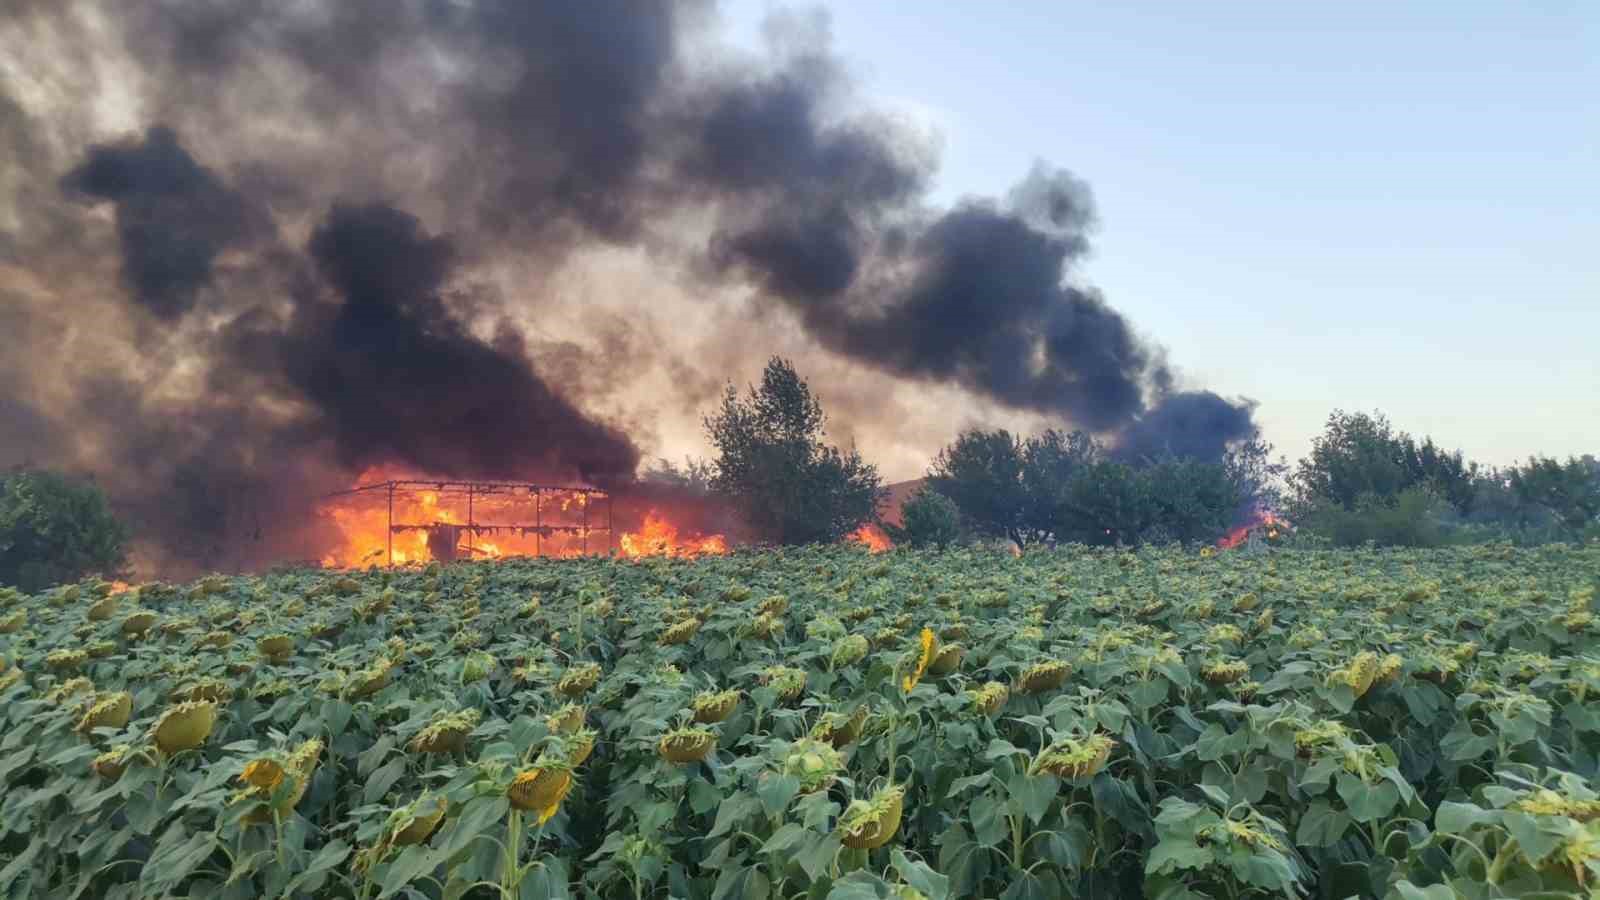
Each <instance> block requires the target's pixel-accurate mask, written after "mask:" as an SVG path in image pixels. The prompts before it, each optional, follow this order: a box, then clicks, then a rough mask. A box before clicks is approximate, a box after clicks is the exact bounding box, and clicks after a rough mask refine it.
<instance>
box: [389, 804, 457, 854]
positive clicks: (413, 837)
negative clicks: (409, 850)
mask: <svg viewBox="0 0 1600 900" xmlns="http://www.w3.org/2000/svg"><path fill="white" fill-rule="evenodd" d="M449 809H450V804H449V803H448V802H446V801H445V799H444V798H443V797H440V796H438V795H436V794H424V795H423V796H422V797H419V798H418V799H416V800H414V801H412V802H411V803H410V804H408V805H407V806H406V807H405V808H404V809H401V810H397V811H396V813H397V814H396V815H394V816H392V817H391V824H390V826H389V843H390V844H392V845H393V846H396V847H410V846H412V845H414V844H420V843H422V842H423V841H426V840H427V839H428V838H429V837H431V836H432V835H433V833H434V832H435V831H436V830H438V828H439V823H440V822H443V821H444V814H445V812H446V811H448V810H449Z"/></svg>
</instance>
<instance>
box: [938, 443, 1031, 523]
mask: <svg viewBox="0 0 1600 900" xmlns="http://www.w3.org/2000/svg"><path fill="white" fill-rule="evenodd" d="M1023 468H1024V461H1023V450H1022V442H1021V441H1019V440H1018V439H1017V438H1016V437H1015V436H1014V435H1012V434H1011V432H1009V431H1006V430H1005V429H1003V428H999V429H995V430H994V431H984V430H982V429H979V428H971V429H968V430H966V431H963V432H961V434H959V435H957V436H956V440H955V443H953V444H951V445H950V446H948V447H945V448H944V449H942V450H940V451H939V455H938V456H937V457H935V458H934V460H933V467H932V468H931V469H929V470H928V486H929V487H930V488H932V489H933V490H936V491H938V492H939V493H941V494H943V495H945V496H946V497H949V498H950V499H951V500H952V501H954V502H955V504H956V507H957V508H958V509H960V510H961V518H962V520H963V521H964V522H965V523H966V525H967V527H969V528H971V529H972V531H973V532H975V533H976V534H979V535H983V536H985V537H1003V538H1010V539H1011V540H1013V541H1016V542H1017V544H1018V546H1026V545H1027V544H1028V543H1029V542H1030V540H1031V538H1032V537H1033V533H1032V530H1031V529H1030V528H1029V527H1028V511H1029V501H1028V491H1027V488H1026V487H1025V486H1024V485H1023V481H1022V472H1023Z"/></svg>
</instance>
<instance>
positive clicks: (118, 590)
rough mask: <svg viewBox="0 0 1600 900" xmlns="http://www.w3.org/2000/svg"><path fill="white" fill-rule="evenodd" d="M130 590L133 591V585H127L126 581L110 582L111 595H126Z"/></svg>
mask: <svg viewBox="0 0 1600 900" xmlns="http://www.w3.org/2000/svg"><path fill="white" fill-rule="evenodd" d="M131 590H133V585H131V584H129V583H127V582H126V581H113V582H111V593H113V594H126V593H127V592H128V591H131Z"/></svg>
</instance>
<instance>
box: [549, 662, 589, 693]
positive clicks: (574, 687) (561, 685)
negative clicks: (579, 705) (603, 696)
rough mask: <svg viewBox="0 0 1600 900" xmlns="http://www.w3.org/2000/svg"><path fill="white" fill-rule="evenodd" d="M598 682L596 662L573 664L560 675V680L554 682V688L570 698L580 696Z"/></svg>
mask: <svg viewBox="0 0 1600 900" xmlns="http://www.w3.org/2000/svg"><path fill="white" fill-rule="evenodd" d="M599 683H600V666H599V664H597V663H583V664H582V665H578V666H573V667H572V668H570V669H568V670H567V671H566V673H565V674H563V675H562V676H561V681H559V682H558V683H557V684H556V690H558V691H560V692H561V693H562V694H564V695H565V696H568V697H572V698H578V697H582V696H583V695H584V694H587V693H588V692H589V690H590V689H591V688H593V687H594V686H595V685H596V684H599Z"/></svg>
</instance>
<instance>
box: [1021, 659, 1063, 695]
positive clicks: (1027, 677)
mask: <svg viewBox="0 0 1600 900" xmlns="http://www.w3.org/2000/svg"><path fill="white" fill-rule="evenodd" d="M1071 671H1072V668H1071V667H1070V666H1068V665H1067V664H1066V663H1064V662H1062V661H1060V660H1056V659H1047V660H1045V661H1044V662H1038V663H1034V664H1033V665H1031V666H1029V667H1027V668H1026V669H1023V670H1022V675H1021V676H1020V677H1018V678H1017V687H1018V689H1019V690H1021V691H1022V693H1024V694H1041V693H1044V692H1045V691H1053V690H1055V689H1056V688H1059V687H1061V686H1062V685H1063V684H1066V682H1067V675H1068V674H1070V673H1071Z"/></svg>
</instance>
